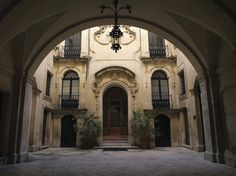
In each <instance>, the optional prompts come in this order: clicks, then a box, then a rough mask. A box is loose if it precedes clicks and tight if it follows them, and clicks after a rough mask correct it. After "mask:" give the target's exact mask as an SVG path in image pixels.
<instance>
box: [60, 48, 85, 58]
mask: <svg viewBox="0 0 236 176" xmlns="http://www.w3.org/2000/svg"><path fill="white" fill-rule="evenodd" d="M63 50H64V57H65V58H66V57H67V58H68V57H69V58H74V57H80V52H81V47H80V46H76V45H72V46H70V45H65V46H63Z"/></svg>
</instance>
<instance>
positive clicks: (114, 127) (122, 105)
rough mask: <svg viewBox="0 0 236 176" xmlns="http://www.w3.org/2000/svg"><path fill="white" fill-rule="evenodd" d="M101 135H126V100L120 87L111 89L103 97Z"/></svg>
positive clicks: (124, 93)
mask: <svg viewBox="0 0 236 176" xmlns="http://www.w3.org/2000/svg"><path fill="white" fill-rule="evenodd" d="M103 135H104V136H122V135H128V98H127V94H126V92H125V91H124V90H123V89H122V88H120V87H111V88H109V89H107V90H106V91H105V93H104V95H103Z"/></svg>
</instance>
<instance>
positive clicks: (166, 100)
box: [152, 95, 171, 109]
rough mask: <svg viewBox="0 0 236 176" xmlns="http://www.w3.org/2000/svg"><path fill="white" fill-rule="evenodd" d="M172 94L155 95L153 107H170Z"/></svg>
mask: <svg viewBox="0 0 236 176" xmlns="http://www.w3.org/2000/svg"><path fill="white" fill-rule="evenodd" d="M170 106H171V95H153V96H152V107H153V109H170Z"/></svg>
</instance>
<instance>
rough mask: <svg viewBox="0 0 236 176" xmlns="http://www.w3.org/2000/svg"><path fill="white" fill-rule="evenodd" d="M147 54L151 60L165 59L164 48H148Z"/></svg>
mask: <svg viewBox="0 0 236 176" xmlns="http://www.w3.org/2000/svg"><path fill="white" fill-rule="evenodd" d="M149 53H150V57H151V58H157V59H158V58H161V59H165V58H166V46H165V45H163V46H158V47H157V46H150V47H149Z"/></svg>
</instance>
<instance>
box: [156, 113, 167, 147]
mask: <svg viewBox="0 0 236 176" xmlns="http://www.w3.org/2000/svg"><path fill="white" fill-rule="evenodd" d="M154 125H155V144H156V147H170V146H171V137H170V119H169V118H168V117H166V116H165V115H159V116H157V117H156V118H155V123H154Z"/></svg>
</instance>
